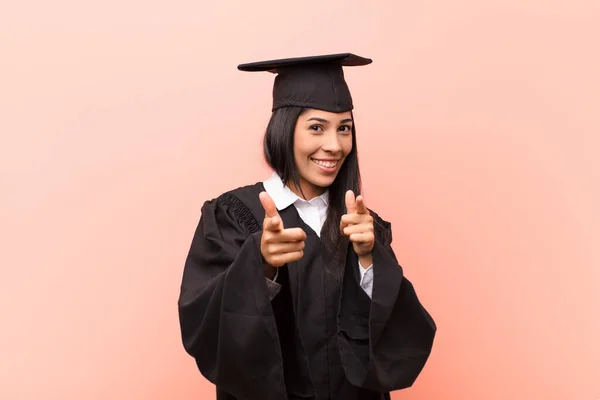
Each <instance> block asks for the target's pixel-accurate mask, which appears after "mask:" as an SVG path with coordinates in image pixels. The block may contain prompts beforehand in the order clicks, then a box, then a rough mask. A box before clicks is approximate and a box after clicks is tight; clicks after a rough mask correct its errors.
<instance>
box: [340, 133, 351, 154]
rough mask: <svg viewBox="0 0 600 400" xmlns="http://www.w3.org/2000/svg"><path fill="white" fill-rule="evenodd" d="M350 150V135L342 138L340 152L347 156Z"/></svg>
mask: <svg viewBox="0 0 600 400" xmlns="http://www.w3.org/2000/svg"><path fill="white" fill-rule="evenodd" d="M351 151H352V136H350V137H347V138H344V140H343V141H342V152H343V153H344V156H347V155H348V154H350V152H351Z"/></svg>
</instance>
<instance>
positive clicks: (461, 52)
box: [0, 0, 600, 400]
mask: <svg viewBox="0 0 600 400" xmlns="http://www.w3.org/2000/svg"><path fill="white" fill-rule="evenodd" d="M203 3H204V4H203ZM599 40H600V2H598V1H597V0H588V1H573V0H571V1H569V2H567V1H563V2H558V1H541V0H538V1H533V0H531V1H523V0H495V1H475V0H453V1H442V0H430V1H418V2H415V1H412V2H408V1H402V2H396V1H394V2H393V1H387V2H382V1H372V2H367V1H339V0H337V1H303V2H300V3H298V2H282V1H265V0H261V1H258V2H257V1H254V2H248V1H235V2H233V1H224V2H210V3H207V2H201V1H191V0H174V1H170V2H158V1H140V0H126V1H116V0H107V1H104V2H81V1H73V0H56V1H52V2H49V1H20V2H17V1H14V2H4V3H3V5H2V6H0V133H1V145H0V166H1V168H0V221H1V222H0V234H1V242H0V243H1V248H2V250H1V252H0V266H1V275H0V315H1V321H2V329H1V330H0V354H1V357H0V398H1V399H7V400H17V399H18V400H21V399H28V400H29V399H90V400H95V399H98V400H106V399H117V400H121V399H182V400H186V399H189V400H192V399H212V398H214V395H213V393H214V392H213V388H212V386H211V385H210V384H209V383H207V382H206V381H205V380H203V379H202V378H201V376H200V375H199V373H198V372H197V370H196V368H195V365H194V363H193V360H192V359H191V358H189V357H188V356H187V355H186V354H185V353H184V351H183V348H182V346H181V344H180V338H179V328H178V320H177V314H176V301H177V295H178V290H179V282H180V276H181V272H182V268H183V262H184V258H185V255H186V252H187V249H188V246H189V242H190V240H191V235H192V233H193V230H194V228H195V226H196V223H197V220H198V217H199V212H200V206H201V204H202V202H203V201H204V200H205V199H207V198H211V197H214V196H216V195H218V194H219V193H221V192H222V191H224V190H227V189H230V188H233V187H237V186H239V185H243V184H247V183H252V182H255V181H257V180H262V179H263V178H265V177H266V176H268V171H267V170H266V168H265V167H264V165H263V164H262V158H261V153H260V143H261V138H262V133H263V130H264V128H265V125H266V122H267V119H268V116H269V107H270V101H271V99H270V90H271V84H272V76H269V75H268V74H244V73H241V72H238V71H237V70H236V65H237V64H238V63H240V62H246V61H256V60H261V59H266V58H276V57H286V56H297V55H311V54H320V53H328V52H344V51H351V52H355V53H357V54H360V55H364V56H367V57H372V58H373V59H374V60H375V62H374V64H372V65H371V66H369V67H364V68H360V69H355V70H349V71H348V72H347V78H348V80H349V82H350V84H351V88H352V90H353V94H354V97H355V103H356V121H357V128H358V134H359V138H358V140H359V146H360V151H361V161H362V168H363V173H364V182H365V190H366V199H367V204H368V205H369V206H371V207H372V208H374V209H376V210H377V211H378V212H379V213H380V214H382V215H383V216H384V218H386V219H388V220H390V221H391V222H392V223H393V226H394V235H395V245H394V246H395V249H396V251H397V253H398V255H399V257H400V260H401V263H402V264H403V265H404V267H405V269H406V273H407V275H408V276H410V277H411V278H412V280H413V281H414V283H415V284H416V286H417V289H418V291H419V294H420V297H421V299H422V300H423V302H424V303H425V304H426V306H427V307H428V309H429V310H430V311H431V313H432V314H433V316H434V317H435V319H436V321H437V322H438V324H439V333H438V338H437V341H436V343H435V348H434V351H433V354H432V356H431V359H430V362H429V363H428V365H427V366H426V368H425V370H424V372H423V374H422V375H421V377H420V379H419V380H418V381H417V383H416V385H415V386H414V387H413V388H411V389H409V390H406V391H404V392H400V393H397V394H396V395H395V396H394V399H410V400H416V399H450V400H454V399H456V400H475V399H477V400H479V399H487V400H494V399H544V400H552V399H557V400H558V399H560V400H579V399H581V400H590V399H592V400H594V399H598V398H600V322H599V318H598V317H599V316H600V292H599V290H598V288H599V284H600V273H599V268H598V267H599V265H600V255H599V250H598V247H599V243H600V231H599V226H600V212H599V211H598V204H600V189H599V186H600V184H599V182H600V161H599V158H598V150H599V149H600V139H599V134H600V72H599V71H600V47H599V46H600V45H599Z"/></svg>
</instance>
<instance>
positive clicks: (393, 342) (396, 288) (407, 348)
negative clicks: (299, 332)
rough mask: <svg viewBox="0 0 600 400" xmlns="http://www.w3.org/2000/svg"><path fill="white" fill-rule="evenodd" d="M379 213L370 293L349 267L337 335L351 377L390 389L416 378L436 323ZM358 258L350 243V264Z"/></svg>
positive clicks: (363, 383)
mask: <svg viewBox="0 0 600 400" xmlns="http://www.w3.org/2000/svg"><path fill="white" fill-rule="evenodd" d="M375 219H376V241H375V245H374V247H373V252H372V256H373V268H372V272H373V292H372V296H371V297H372V299H369V298H368V296H367V295H365V293H364V291H363V290H357V289H356V288H357V287H358V285H357V284H356V282H357V278H356V277H352V276H351V274H349V273H348V272H347V273H346V277H345V279H344V288H343V292H342V301H341V310H340V320H339V321H340V322H339V324H340V331H339V336H338V340H339V344H340V354H341V356H342V362H343V366H344V370H345V372H346V376H347V377H348V380H349V381H350V382H351V383H352V384H353V385H355V386H358V387H363V388H365V389H370V390H374V391H378V392H390V391H393V390H399V389H403V388H407V387H410V386H411V385H412V384H413V383H414V382H415V380H416V379H417V377H418V375H419V374H420V373H421V371H422V369H423V367H424V366H425V363H426V361H427V359H428V357H429V354H430V352H431V348H432V345H433V339H434V336H435V332H436V325H435V323H434V321H433V319H432V318H431V316H430V315H429V314H428V312H427V311H426V310H425V308H424V307H423V306H422V305H421V303H420V302H419V299H418V297H417V295H416V293H415V290H414V288H413V286H412V284H411V283H410V282H409V281H408V280H407V279H406V278H405V277H404V275H403V271H402V267H400V265H399V264H398V261H397V259H396V256H395V254H394V251H393V250H392V248H391V238H392V236H391V226H390V224H389V223H387V222H385V221H383V220H381V219H380V218H379V217H378V216H376V214H375ZM377 228H379V229H377ZM356 259H357V257H356V254H355V253H354V252H353V251H352V249H350V250H349V254H348V265H349V266H352V267H353V268H354V269H355V268H356V266H355V265H356V264H355V260H356ZM347 271H351V270H349V269H348V268H347Z"/></svg>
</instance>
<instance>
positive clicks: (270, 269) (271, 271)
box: [263, 261, 277, 280]
mask: <svg viewBox="0 0 600 400" xmlns="http://www.w3.org/2000/svg"><path fill="white" fill-rule="evenodd" d="M276 272H277V268H275V267H274V266H272V265H271V264H269V263H268V262H266V261H264V262H263V273H264V275H265V278H267V279H270V280H273V278H275V273H276Z"/></svg>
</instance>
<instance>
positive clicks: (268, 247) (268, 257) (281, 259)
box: [259, 192, 306, 274]
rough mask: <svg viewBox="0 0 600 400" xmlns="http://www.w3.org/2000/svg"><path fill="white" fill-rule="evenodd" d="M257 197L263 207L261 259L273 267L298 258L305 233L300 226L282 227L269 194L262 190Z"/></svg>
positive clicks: (302, 246)
mask: <svg viewBox="0 0 600 400" xmlns="http://www.w3.org/2000/svg"><path fill="white" fill-rule="evenodd" d="M259 198H260V202H261V204H262V206H263V208H264V209H265V219H264V221H263V232H262V237H261V240H260V251H261V253H262V256H263V259H264V260H265V262H266V263H267V264H268V265H269V266H271V267H275V268H278V267H281V266H283V265H285V264H287V263H289V262H292V261H298V260H300V259H301V258H302V256H303V254H304V251H303V249H304V241H305V240H306V233H305V232H304V231H303V230H302V229H301V228H290V229H284V227H283V221H282V220H281V217H280V216H279V213H278V212H277V207H275V203H274V202H273V199H271V196H269V195H268V194H267V193H266V192H262V193H260V195H259ZM266 273H267V272H266V271H265V274H266Z"/></svg>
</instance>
